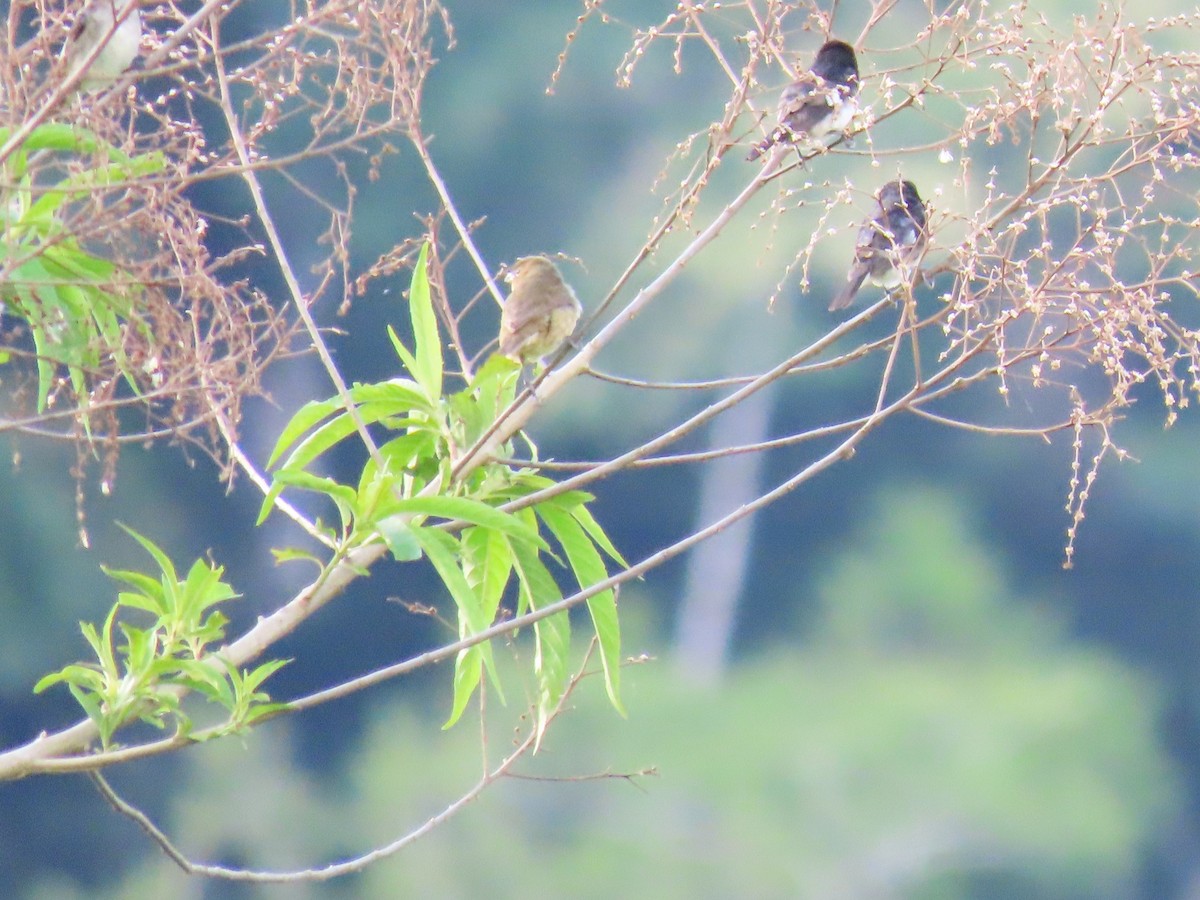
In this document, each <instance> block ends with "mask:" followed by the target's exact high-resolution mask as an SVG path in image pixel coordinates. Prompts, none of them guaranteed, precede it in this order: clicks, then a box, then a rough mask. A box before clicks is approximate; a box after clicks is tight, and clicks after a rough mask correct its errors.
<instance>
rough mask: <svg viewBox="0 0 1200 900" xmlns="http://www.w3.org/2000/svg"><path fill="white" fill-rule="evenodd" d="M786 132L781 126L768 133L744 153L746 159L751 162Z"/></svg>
mask: <svg viewBox="0 0 1200 900" xmlns="http://www.w3.org/2000/svg"><path fill="white" fill-rule="evenodd" d="M785 135H786V132H784V130H783V129H782V128H776V129H775V130H773V131H772V132H771V133H770V134H769V135H767V136H766V137H765V138H763V139H762V140H761V141H759V142H758V143H757V144H755V145H754V146H753V147H751V148H750V152H749V153H747V154H746V161H747V162H753V161H754V160H756V159H758V158H759V157H760V156H762V155H763V154H764V153H766V152H767V151H768V150H770V149H771V148H772V147H774V146H775V145H776V144H778V143H779V142H780V141H781V140H783V138H784V137H785Z"/></svg>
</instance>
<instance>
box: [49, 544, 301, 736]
mask: <svg viewBox="0 0 1200 900" xmlns="http://www.w3.org/2000/svg"><path fill="white" fill-rule="evenodd" d="M125 530H126V531H127V532H128V533H129V534H130V535H131V536H132V537H133V538H134V539H135V540H136V541H137V542H138V543H139V544H141V545H142V547H144V548H145V550H146V552H148V553H149V554H150V555H151V556H152V557H153V558H154V561H155V563H156V564H157V565H158V569H159V572H158V577H154V576H151V575H147V574H145V573H143V572H137V571H133V570H129V569H108V568H105V569H104V571H105V573H106V574H107V575H108V576H109V577H110V578H113V579H114V580H116V581H119V582H122V583H124V584H125V585H127V586H128V587H129V588H130V589H131V590H123V591H121V592H120V593H119V594H118V595H117V602H116V604H115V605H114V606H113V608H112V610H111V611H110V612H109V614H108V616H107V618H105V620H104V625H103V626H102V627H100V628H99V629H97V628H96V626H95V625H93V624H91V623H90V622H82V623H80V629H81V630H82V631H83V636H84V638H85V639H86V640H87V642H88V644H89V645H90V646H91V648H92V652H93V653H95V655H96V662H94V663H73V664H71V665H69V666H66V667H64V668H63V669H61V670H59V671H58V672H55V673H52V674H50V675H47V676H46V677H44V678H42V679H41V680H40V681H39V682H38V683H37V685H35V686H34V691H35V692H36V693H40V692H41V691H44V690H46V688H48V687H51V686H53V685H55V684H59V683H62V684H66V686H67V687H68V689H69V690H70V691H71V695H72V696H73V697H74V698H75V699H76V700H77V701H78V702H79V705H80V706H81V707H83V710H84V712H86V713H87V715H88V718H89V719H91V720H92V721H93V722H94V723H95V724H96V727H97V728H98V729H99V731H100V739H101V742H102V744H103V745H104V746H105V747H108V746H109V745H110V743H111V740H112V735H113V733H114V732H115V731H116V730H117V729H118V728H121V727H122V726H124V725H126V724H128V723H130V722H132V721H135V720H141V721H143V722H147V723H149V724H151V725H154V726H155V727H157V728H164V727H165V726H166V725H167V723H168V722H170V723H172V724H173V725H174V726H175V728H176V732H177V734H178V735H179V736H181V737H185V738H189V739H194V740H200V739H207V738H211V737H216V736H218V735H223V734H228V733H231V732H236V731H239V730H241V729H243V728H245V727H247V726H249V725H251V724H252V723H254V722H255V721H257V720H258V719H261V718H262V717H263V716H265V715H268V714H270V713H273V712H276V711H277V710H279V709H280V708H282V705H281V704H274V703H271V702H269V698H268V696H267V695H266V693H264V692H263V691H261V690H259V688H260V686H261V685H262V683H263V682H264V681H266V679H267V678H268V677H269V676H270V675H271V674H272V673H274V672H276V671H277V670H278V669H279V668H281V667H282V666H283V665H285V664H286V662H287V661H286V660H271V661H269V662H266V663H263V664H262V665H260V666H258V667H256V668H254V669H252V670H250V671H245V672H242V671H239V670H238V669H237V668H235V667H234V666H232V665H230V664H229V663H228V662H226V661H225V660H223V659H222V658H221V657H220V655H219V654H209V655H205V650H206V648H207V647H209V646H210V645H211V644H213V643H216V642H218V641H221V640H223V639H224V637H225V626H226V625H227V624H228V622H229V619H228V618H227V617H226V615H225V614H224V613H223V612H221V610H219V609H217V608H216V607H217V606H218V605H220V604H222V603H224V602H226V601H228V600H232V599H235V598H236V597H237V596H238V595H237V594H236V593H235V592H234V590H233V588H232V587H230V586H229V585H228V584H227V583H226V582H225V581H223V580H222V576H223V575H224V568H223V567H222V566H215V565H213V564H212V563H209V562H206V561H205V560H196V562H194V563H193V564H192V567H191V568H190V569H189V570H188V573H187V575H186V576H185V577H184V578H182V579H180V578H179V576H178V574H177V573H176V571H175V566H174V564H173V563H172V562H171V560H170V558H169V557H167V555H166V554H165V553H164V552H163V551H162V550H161V549H160V548H159V547H158V546H157V545H156V544H154V543H153V542H152V541H151V540H150V539H149V538H146V537H144V536H142V535H140V534H138V533H137V532H135V531H133V530H132V529H129V528H126V529H125ZM123 610H137V611H140V612H142V613H147V614H149V615H150V617H151V618H152V622H151V624H150V625H149V626H146V627H139V626H136V625H133V624H131V623H130V622H128V621H118V620H117V616H118V614H119V613H121V612H122V611H123ZM114 631H117V632H119V633H120V635H121V637H122V638H123V642H122V643H118V642H117V640H116V638H115V635H114ZM187 691H195V692H196V693H198V694H200V695H201V696H203V697H204V698H206V699H207V700H209V701H210V702H212V703H216V704H218V705H220V706H222V707H224V708H225V710H226V711H227V712H228V714H229V716H228V719H227V720H226V722H225V723H224V724H222V725H220V726H218V727H216V728H210V729H206V730H205V731H203V732H194V731H193V723H192V720H191V718H190V716H188V715H187V713H186V712H185V711H184V710H183V709H182V708H181V706H180V700H181V698H182V696H183V694H184V693H185V692H187Z"/></svg>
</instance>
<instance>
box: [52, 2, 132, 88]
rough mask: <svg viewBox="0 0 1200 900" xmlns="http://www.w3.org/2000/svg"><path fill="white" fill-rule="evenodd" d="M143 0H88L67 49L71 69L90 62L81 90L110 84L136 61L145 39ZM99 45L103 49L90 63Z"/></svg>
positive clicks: (68, 41)
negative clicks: (143, 32) (140, 4)
mask: <svg viewBox="0 0 1200 900" xmlns="http://www.w3.org/2000/svg"><path fill="white" fill-rule="evenodd" d="M139 2H140V0H85V2H84V4H83V9H82V10H80V12H79V15H78V17H77V18H76V19H75V26H74V28H72V29H71V36H70V37H69V38H68V39H67V45H66V49H65V50H64V55H65V57H66V65H67V72H68V73H72V72H74V71H75V70H76V69H77V68H79V67H80V66H82V65H85V64H86V65H87V70H86V71H85V72H84V75H83V78H82V79H81V80H80V82H79V89H80V90H81V91H98V90H101V89H102V88H106V87H108V86H109V85H110V84H112V83H113V82H114V81H116V80H117V78H118V77H120V75H121V73H122V72H124V71H125V70H126V69H128V68H129V67H130V65H132V64H133V61H134V59H135V58H136V57H137V54H138V48H139V45H140V44H141V42H142V13H141V10H140V9H139V8H138V5H139ZM101 45H102V46H101ZM97 46H100V50H99V52H97V53H96V55H95V58H93V59H92V61H91V63H86V60H87V58H88V57H89V56H91V55H92V53H93V51H95V50H96V47H97Z"/></svg>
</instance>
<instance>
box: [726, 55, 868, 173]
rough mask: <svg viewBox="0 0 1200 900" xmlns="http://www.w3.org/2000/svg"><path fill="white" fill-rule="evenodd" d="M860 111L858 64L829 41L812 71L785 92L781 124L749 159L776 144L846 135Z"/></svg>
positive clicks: (781, 109) (756, 156)
mask: <svg viewBox="0 0 1200 900" xmlns="http://www.w3.org/2000/svg"><path fill="white" fill-rule="evenodd" d="M857 111H858V60H857V59H856V58H855V56H854V48H853V47H851V46H850V45H849V44H847V43H845V42H844V41H828V42H827V43H825V44H824V45H823V46H822V47H821V49H820V50H818V51H817V58H816V59H815V60H814V61H813V65H812V69H811V70H810V71H808V72H806V73H804V75H803V76H801V77H800V78H799V79H797V80H796V81H794V82H792V83H791V84H789V85H788V86H787V87H786V88H784V89H783V93H782V94H780V96H779V124H778V125H777V126H776V127H775V129H774V130H773V131H772V132H771V133H770V134H769V135H767V137H765V138H764V139H763V140H761V141H759V142H758V143H757V144H755V145H754V148H753V149H752V150H751V151H750V153H749V155H748V156H747V157H746V159H751V160H752V159H758V158H759V157H760V156H762V155H763V154H764V153H766V152H767V151H768V150H770V149H771V148H772V147H773V146H775V145H776V144H797V143H800V142H811V143H816V142H819V141H821V140H822V139H823V138H825V137H826V136H827V135H830V134H833V133H834V132H838V131H844V130H845V128H846V126H847V125H849V124H850V120H851V119H853V118H854V114H855V113H856V112H857Z"/></svg>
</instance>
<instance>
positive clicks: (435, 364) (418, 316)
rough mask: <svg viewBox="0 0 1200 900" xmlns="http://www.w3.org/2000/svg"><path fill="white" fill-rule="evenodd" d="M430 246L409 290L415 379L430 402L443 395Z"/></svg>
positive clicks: (419, 263)
mask: <svg viewBox="0 0 1200 900" xmlns="http://www.w3.org/2000/svg"><path fill="white" fill-rule="evenodd" d="M428 256H429V245H428V244H426V245H425V246H423V247H422V248H421V255H420V256H418V257H417V265H416V268H415V269H413V277H412V283H411V284H410V285H409V288H408V310H409V314H410V315H411V316H412V328H413V340H414V341H416V371H415V372H413V377H414V378H416V379H417V381H418V383H420V385H421V387H423V388H425V393H426V394H428V395H429V397H430V399H434V398H437V397H440V396H441V395H442V338H441V335H440V334H438V325H437V316H435V315H434V313H433V298H432V297H431V295H430V293H429V274H428V271H427V259H428Z"/></svg>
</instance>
